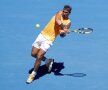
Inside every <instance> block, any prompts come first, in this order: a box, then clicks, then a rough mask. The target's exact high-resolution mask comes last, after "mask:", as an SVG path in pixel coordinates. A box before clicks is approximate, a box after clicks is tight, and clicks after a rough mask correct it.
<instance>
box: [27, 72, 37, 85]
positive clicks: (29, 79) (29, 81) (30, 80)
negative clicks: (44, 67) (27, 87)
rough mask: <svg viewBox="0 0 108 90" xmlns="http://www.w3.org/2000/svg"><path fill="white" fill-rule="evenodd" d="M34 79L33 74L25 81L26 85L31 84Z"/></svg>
mask: <svg viewBox="0 0 108 90" xmlns="http://www.w3.org/2000/svg"><path fill="white" fill-rule="evenodd" d="M34 78H35V75H34V74H30V75H29V77H28V79H27V81H26V83H27V84H30V83H32V82H33V80H34Z"/></svg>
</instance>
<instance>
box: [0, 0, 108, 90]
mask: <svg viewBox="0 0 108 90" xmlns="http://www.w3.org/2000/svg"><path fill="white" fill-rule="evenodd" d="M65 4H69V5H71V6H72V7H73V10H72V13H71V15H70V18H71V20H72V27H71V29H75V28H79V27H91V28H94V32H93V33H92V34H89V35H79V34H76V33H71V34H70V35H68V36H67V37H65V38H64V39H62V38H60V37H58V38H57V39H56V41H55V42H54V45H53V46H52V47H51V48H50V49H49V51H48V52H47V54H46V56H47V57H51V58H54V59H55V65H54V68H53V70H52V72H51V73H49V74H48V73H46V72H45V71H46V69H45V68H43V67H44V63H43V62H42V66H41V67H40V71H39V75H38V77H37V78H36V80H35V81H34V82H33V83H32V84H29V85H27V84H26V83H25V82H26V80H27V78H28V75H29V74H28V72H29V70H30V69H31V68H32V67H33V64H34V61H35V59H34V58H33V57H31V45H32V43H33V42H34V40H35V38H36V37H37V35H38V34H39V33H40V31H41V30H42V29H43V28H44V27H45V25H46V24H47V23H48V21H49V20H50V19H51V17H52V16H53V15H54V14H55V13H56V12H57V11H58V10H60V9H62V7H63V6H64V5H65ZM107 9H108V1H107V0H98V1H97V0H26V1H25V0H0V90H108V85H107V84H108V69H107V67H108V34H107V33H108V12H107ZM36 23H39V24H40V25H41V27H40V28H35V24H36ZM75 73H80V74H81V75H80V76H76V75H75Z"/></svg>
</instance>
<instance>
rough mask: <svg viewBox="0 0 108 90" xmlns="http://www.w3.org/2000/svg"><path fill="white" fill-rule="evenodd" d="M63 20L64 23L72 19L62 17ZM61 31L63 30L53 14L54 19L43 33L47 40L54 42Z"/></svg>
mask: <svg viewBox="0 0 108 90" xmlns="http://www.w3.org/2000/svg"><path fill="white" fill-rule="evenodd" d="M61 21H62V23H63V24H64V25H66V24H68V23H70V19H67V20H63V18H61ZM60 31H61V28H60V27H59V25H58V24H57V23H56V21H55V16H53V17H52V19H51V20H50V22H49V23H48V24H47V25H46V27H45V28H44V30H43V31H42V32H41V34H42V35H43V36H44V37H45V38H46V39H47V40H50V41H52V42H53V41H54V40H55V38H56V37H57V36H58V35H59V34H60Z"/></svg>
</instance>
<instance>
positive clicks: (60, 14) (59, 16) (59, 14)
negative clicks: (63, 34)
mask: <svg viewBox="0 0 108 90" xmlns="http://www.w3.org/2000/svg"><path fill="white" fill-rule="evenodd" d="M61 17H62V11H59V12H57V14H56V16H55V21H56V22H57V24H58V25H59V26H60V28H61V29H62V30H63V29H64V25H63V23H62V21H61Z"/></svg>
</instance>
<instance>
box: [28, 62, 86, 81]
mask: <svg viewBox="0 0 108 90" xmlns="http://www.w3.org/2000/svg"><path fill="white" fill-rule="evenodd" d="M64 68H65V66H64V63H63V62H58V63H57V62H54V63H53V67H52V70H51V72H53V73H54V75H56V76H73V77H84V76H86V74H84V73H72V74H62V73H61V70H62V69H64ZM32 71H33V68H32V69H30V70H29V74H30V73H31V72H32ZM51 72H50V73H51ZM50 73H49V72H48V68H47V67H46V65H42V66H40V67H39V69H38V71H37V75H36V77H35V80H36V79H39V78H40V77H43V76H44V75H46V74H50Z"/></svg>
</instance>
